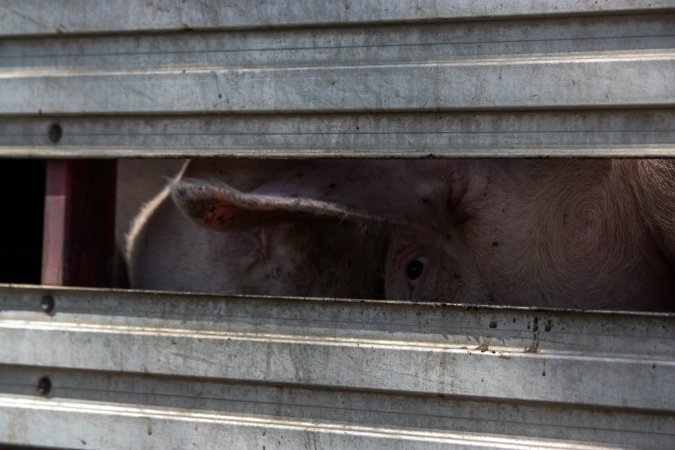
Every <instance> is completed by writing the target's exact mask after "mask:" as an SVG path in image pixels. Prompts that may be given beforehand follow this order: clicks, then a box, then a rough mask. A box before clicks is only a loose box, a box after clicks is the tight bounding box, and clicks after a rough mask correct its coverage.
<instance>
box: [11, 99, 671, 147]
mask: <svg viewBox="0 0 675 450" xmlns="http://www.w3.org/2000/svg"><path fill="white" fill-rule="evenodd" d="M54 123H58V124H59V125H60V127H61V130H62V137H61V140H60V141H59V143H58V144H56V145H55V144H54V143H52V142H51V141H50V139H49V129H50V127H51V126H52V125H53V124H54ZM673 154H675V112H673V110H668V109H661V110H659V109H653V110H642V109H637V110H612V111H607V110H605V111H598V110H595V111H585V112H583V113H581V112H577V111H558V112H506V111H504V112H480V113H478V112H477V113H460V112H456V113H427V114H422V113H415V114H330V115H288V114H285V115H262V116H258V115H256V116H250V115H227V116H205V115H202V116H188V117H176V116H169V117H167V116H164V117H124V118H122V117H117V118H116V117H65V118H58V119H57V118H35V119H26V118H6V119H4V120H0V156H11V157H35V156H41V157H49V158H54V157H69V158H72V157H76V158H87V157H92V156H93V155H96V156H97V157H101V156H105V157H122V158H124V157H134V156H136V157H138V156H153V157H167V156H168V157H171V156H184V155H189V156H192V157H199V156H212V157H213V156H223V155H230V156H231V155H235V156H250V157H298V156H307V157H312V156H322V157H334V156H368V157H389V156H407V157H426V156H428V155H436V156H463V157H489V156H531V157H535V156H584V155H592V156H596V157H605V156H625V157H629V156H633V157H638V156H668V155H673Z"/></svg>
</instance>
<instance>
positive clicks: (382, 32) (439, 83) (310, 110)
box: [0, 1, 675, 158]
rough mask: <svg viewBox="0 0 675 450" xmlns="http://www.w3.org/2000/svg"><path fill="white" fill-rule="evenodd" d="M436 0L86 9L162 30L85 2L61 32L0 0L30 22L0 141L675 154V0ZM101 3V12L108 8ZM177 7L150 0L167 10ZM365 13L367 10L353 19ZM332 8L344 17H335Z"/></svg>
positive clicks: (2, 61)
mask: <svg viewBox="0 0 675 450" xmlns="http://www.w3.org/2000/svg"><path fill="white" fill-rule="evenodd" d="M94 3H95V2H94ZM439 3H441V5H440V6H439V7H440V8H441V10H444V11H446V12H445V13H443V12H442V11H440V10H439V11H440V12H439V13H438V14H439V15H438V16H435V17H437V18H438V19H458V18H462V20H447V21H442V22H440V21H439V20H436V21H431V22H428V21H425V20H418V19H421V18H424V17H426V16H424V14H426V13H428V11H426V10H425V8H426V6H428V5H426V4H424V3H423V2H422V3H420V4H419V5H420V10H419V11H418V12H415V13H414V12H413V11H412V9H410V8H412V6H411V5H412V4H411V3H409V2H391V4H389V2H388V3H387V5H388V9H387V11H389V12H388V13H386V14H385V12H383V11H380V10H379V9H378V7H376V6H373V4H370V3H368V2H366V4H364V5H365V6H364V5H361V6H358V5H354V8H352V9H349V10H348V11H351V12H349V13H348V17H347V16H345V17H342V18H340V16H339V15H337V16H336V15H333V14H334V13H335V11H333V9H334V8H337V6H336V5H338V3H335V5H333V6H331V7H329V8H327V9H326V12H325V14H326V15H325V16H321V17H323V18H318V17H319V16H316V17H313V18H310V17H307V18H306V19H307V21H306V22H303V21H302V20H304V19H298V20H300V21H299V22H297V23H296V22H288V23H287V25H293V24H296V25H300V24H307V23H316V24H319V23H320V24H325V25H326V26H323V27H316V28H292V27H291V28H288V27H270V26H266V27H261V26H255V27H254V29H247V30H242V29H241V28H242V27H247V26H254V23H258V25H262V24H264V23H265V22H264V20H265V19H264V14H266V13H265V12H250V13H246V14H245V15H244V16H239V15H237V14H230V15H228V13H227V12H226V11H229V9H227V8H223V9H222V11H221V13H220V15H217V14H215V15H211V16H212V17H216V16H217V17H218V19H217V20H219V21H221V22H218V23H219V24H220V25H213V27H212V26H206V25H204V26H205V27H206V28H209V30H210V31H208V32H206V31H190V32H175V31H172V32H169V31H166V30H170V29H172V27H171V26H170V25H169V24H168V23H164V22H162V21H161V20H160V22H161V24H160V22H157V23H155V22H153V20H154V19H156V18H157V17H159V16H157V17H155V16H154V15H153V14H150V15H148V14H149V13H148V14H146V15H145V16H144V15H143V13H142V11H149V10H152V4H150V6H148V4H146V3H142V4H141V3H140V2H139V3H138V4H134V5H133V6H131V7H129V8H127V9H125V10H124V12H121V11H119V13H120V14H127V13H128V12H130V11H136V13H135V14H134V17H136V16H138V21H137V23H136V25H134V24H133V23H128V24H127V22H115V21H102V22H97V23H99V24H101V26H103V27H104V28H103V29H102V30H106V29H107V28H105V27H106V26H110V27H116V26H118V25H119V26H122V27H124V26H127V25H128V26H129V27H130V28H129V30H136V28H135V27H136V26H141V25H142V26H145V27H146V28H145V30H146V31H147V30H155V31H157V32H156V33H145V34H138V33H136V34H132V33H122V34H109V33H107V34H85V35H83V34H82V33H85V32H87V33H88V32H89V31H92V30H91V29H90V28H87V26H86V23H85V22H86V21H88V20H90V17H89V16H87V15H82V16H81V17H80V18H79V19H78V18H77V17H79V16H78V14H79V13H77V14H74V15H73V18H72V20H73V21H75V22H73V25H67V24H65V22H63V21H62V22H63V26H64V27H65V28H66V29H67V30H69V32H65V31H64V33H62V34H59V35H55V36H50V37H49V38H48V39H47V38H45V37H44V36H43V35H40V36H29V35H31V31H30V30H31V27H30V26H28V25H27V24H26V23H27V22H30V20H33V21H37V22H40V20H37V19H36V17H35V14H41V11H43V10H45V8H41V9H38V8H37V7H35V5H34V4H32V3H30V2H24V3H20V4H19V3H16V4H14V3H12V4H10V3H8V2H6V3H5V9H4V10H3V9H2V8H1V7H0V24H2V25H4V24H3V21H5V24H6V26H0V29H6V30H11V26H10V25H11V24H17V23H24V26H25V33H24V34H23V35H17V36H14V37H12V38H11V39H4V40H2V42H1V44H2V45H0V98H2V101H1V102H0V131H1V132H0V155H1V156H12V157H68V158H72V157H85V158H86V157H92V156H94V155H95V156H98V157H139V156H150V157H195V156H254V155H255V156H261V157H300V156H327V157H339V156H356V157H386V156H394V157H401V156H409V157H421V156H428V155H435V156H446V157H447V156H450V157H494V156H505V157H531V156H601V157H608V156H618V157H636V156H673V155H674V154H675V144H674V143H675V140H674V139H673V127H674V125H673V120H672V114H673V113H672V110H673V109H672V107H673V105H674V104H675V76H673V74H674V73H675V33H673V32H672V30H673V29H675V12H674V11H675V1H674V2H661V3H658V2H629V3H628V2H609V1H606V2H599V4H595V3H590V2H568V3H566V4H565V6H560V7H559V8H560V9H556V8H558V7H557V6H556V7H554V6H553V3H549V2H536V4H533V5H529V4H527V5H526V4H524V3H523V4H520V2H506V3H507V5H501V4H499V5H498V4H497V3H494V4H492V3H489V4H488V6H487V7H486V10H485V11H478V10H477V9H476V7H475V6H474V4H473V3H466V4H464V2H460V4H459V5H456V6H453V8H455V7H456V8H457V9H452V8H450V6H451V5H450V3H448V4H445V3H443V2H439ZM511 3H513V4H511ZM280 4H281V3H280ZM453 4H454V3H453ZM8 5H9V6H8ZM72 5H75V3H67V4H65V5H64V9H66V10H68V8H71V7H73V6H72ZM86 5H88V4H85V5H82V7H83V11H84V10H86V8H89V7H90V6H86ZM104 5H108V6H104V9H102V10H101V12H100V14H101V15H102V16H105V14H106V12H105V11H112V10H114V2H109V3H105V4H104ZM275 5H276V3H275ZM297 5H298V4H295V6H297ZM425 5H426V6H425ZM490 5H492V6H490ZM10 6H11V7H10ZM154 6H157V5H154ZM174 6H175V5H173V3H172V2H167V3H166V4H162V7H163V8H166V9H167V11H166V13H167V14H168V15H169V16H170V15H171V12H170V11H173V9H172V8H174ZM267 6H268V7H269V8H272V9H274V8H276V6H271V5H267ZM295 6H294V7H295ZM340 7H342V5H341V4H340ZM629 7H632V8H633V9H627V8H629ZM105 8H110V9H105ZM147 8H150V9H147ZM331 8H333V9H331ZM362 8H372V11H371V13H372V14H373V15H371V16H368V15H367V14H365V12H364V10H363V9H362ZM575 8H576V9H575ZM652 8H656V10H658V11H659V12H660V13H659V14H653V13H650V11H651V10H652ZM50 9H51V8H50ZM136 9H138V10H136ZM310 9H311V8H310ZM10 10H11V11H10ZM249 10H250V11H264V10H265V8H258V9H256V8H249ZM289 10H293V8H290V9H289ZM357 10H358V11H360V13H358V14H357V12H356V11H357ZM2 11H4V14H3V13H2ZM115 11H116V10H115ZM181 11H183V10H181ZM191 11H192V12H190V13H189V14H197V15H199V14H201V13H199V12H198V11H200V9H199V8H193V9H191ZM247 11H248V10H247ZM331 11H333V12H331ZM574 11H576V15H573V14H572V12H574ZM617 11H623V12H625V13H629V12H630V13H632V14H616V12H617ZM183 12H184V13H185V14H188V13H187V12H185V11H183ZM19 13H20V14H19ZM376 13H381V14H383V15H382V16H381V17H380V19H381V20H379V22H378V24H368V25H362V24H360V22H359V20H357V18H358V17H362V18H363V20H364V21H365V22H371V20H370V19H368V17H371V18H372V17H376V16H375V15H374V14H376ZM418 13H419V14H418ZM492 13H494V16H490V17H488V18H486V17H485V15H488V16H489V15H490V14H492ZM610 13H611V14H610ZM157 14H159V13H157ZM307 14H310V15H312V14H315V13H314V12H309V11H308V12H307ZM316 14H319V15H321V14H324V12H321V13H319V12H316ZM354 14H356V15H354ZM359 14H361V16H359ZM387 14H391V15H390V16H387ZM406 14H407V15H406ZM537 14H539V15H537ZM57 15H58V14H57ZM570 15H571V16H570ZM160 16H161V14H160ZM568 16H569V17H568ZM21 17H23V19H21ZM162 17H163V16H162ZM283 17H286V16H283V15H282V16H280V17H279V18H278V20H279V22H278V23H276V24H278V25H283V24H284V22H283V21H284V19H283ZM288 17H289V20H291V19H290V16H288ZM293 17H295V16H293ZM386 17H391V20H387V19H386ZM496 17H498V18H500V19H503V20H487V19H494V18H496ZM331 18H332V19H331ZM397 18H398V19H397ZM53 19H54V17H51V16H50V17H48V18H46V19H45V20H53ZM174 19H175V20H176V21H177V22H176V23H179V24H180V23H182V22H181V20H183V19H185V18H184V17H182V16H180V15H176V14H174ZM158 20H159V19H158ZM191 20H192V19H190V20H188V22H189V23H193V22H191ZM195 20H196V19H195ZM214 20H216V19H214ZM226 20H230V21H231V23H230V22H228V23H230V24H229V25H227V24H225V22H223V21H226ZM251 20H252V21H253V22H251ZM256 20H260V21H261V22H255V21H256ZM293 20H294V19H293ZM333 20H334V21H333ZM400 20H406V23H396V22H397V21H400ZM17 21H18V22H17ZM22 21H23V22H22ZM83 21H84V22H83ZM247 21H248V22H247ZM31 23H32V22H31ZM153 23H154V24H155V25H156V26H157V28H153V25H152V24H153ZM344 23H350V24H352V25H353V26H349V27H344V26H332V25H335V24H344ZM246 24H248V25H246ZM75 25H78V26H80V27H81V28H79V30H80V33H78V32H77V29H76V28H74V27H75ZM90 25H91V24H90ZM207 25H208V24H207ZM16 26H17V27H18V25H16ZM36 26H37V25H36ZM176 27H177V28H180V27H181V25H176V26H174V27H173V28H176ZM214 27H215V28H214ZM190 28H195V29H199V28H202V27H199V26H190ZM16 29H17V30H18V29H19V28H16ZM47 29H49V26H46V28H45V30H44V33H47V32H48V31H47ZM124 30H125V29H121V30H118V31H124ZM161 30H165V31H161ZM99 31H101V30H99ZM109 31H110V30H109ZM160 31H161V32H160ZM35 32H36V33H37V31H35ZM70 32H72V33H70ZM8 33H9V34H12V33H11V32H9V31H8ZM44 33H40V34H44ZM45 116H46V117H45ZM53 122H59V123H60V124H62V126H63V130H64V135H63V139H62V140H61V141H60V142H59V143H58V144H57V145H54V144H52V143H51V142H49V140H48V138H47V130H48V127H49V125H50V124H51V123H53Z"/></svg>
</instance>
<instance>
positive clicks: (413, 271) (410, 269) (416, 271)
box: [405, 259, 424, 280]
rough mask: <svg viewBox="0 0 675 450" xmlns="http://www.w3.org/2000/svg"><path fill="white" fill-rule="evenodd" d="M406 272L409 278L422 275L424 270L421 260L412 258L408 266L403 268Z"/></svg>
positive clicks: (414, 278) (413, 278) (412, 278)
mask: <svg viewBox="0 0 675 450" xmlns="http://www.w3.org/2000/svg"><path fill="white" fill-rule="evenodd" d="M405 271H406V273H407V274H408V278H410V279H411V280H416V279H418V278H419V277H420V275H422V272H423V271H424V264H423V263H422V261H419V260H417V259H413V260H412V261H410V262H409V263H408V266H407V267H406V268H405Z"/></svg>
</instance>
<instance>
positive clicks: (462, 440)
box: [0, 396, 606, 450]
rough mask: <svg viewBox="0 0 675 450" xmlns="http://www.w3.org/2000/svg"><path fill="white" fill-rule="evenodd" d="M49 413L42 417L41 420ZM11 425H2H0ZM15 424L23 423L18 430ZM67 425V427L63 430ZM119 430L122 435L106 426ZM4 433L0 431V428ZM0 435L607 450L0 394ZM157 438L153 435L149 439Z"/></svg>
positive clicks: (83, 443) (71, 440)
mask: <svg viewBox="0 0 675 450" xmlns="http://www.w3.org/2000/svg"><path fill="white" fill-rule="evenodd" d="M45 418H48V420H45ZM3 422H4V423H6V424H10V423H11V424H10V425H9V426H6V428H7V430H3V427H2V425H1V424H2V423H3ZM15 423H19V424H22V426H21V428H19V430H20V431H18V432H17V431H15V429H16V428H18V427H17V426H16V425H14V424H15ZM64 429H69V433H67V434H66V433H63V430H64ZM111 429H114V430H124V432H123V433H119V432H117V433H116V432H111V431H110V430H111ZM3 431H4V432H3ZM0 435H8V436H17V437H18V439H16V438H13V439H12V440H11V441H10V442H12V441H14V442H16V443H21V442H22V440H21V438H24V437H25V436H31V443H32V444H36V445H41V444H42V445H48V446H64V447H65V446H67V447H69V448H89V447H90V446H93V447H103V448H136V447H137V446H138V443H139V440H140V439H141V438H142V439H143V443H144V444H143V446H144V447H145V448H167V446H168V448H188V447H194V448H212V447H214V445H216V446H220V445H226V446H228V447H230V446H231V447H238V448H244V447H247V448H252V447H255V448H265V449H267V448H271V449H276V448H303V447H304V448H308V447H309V448H326V449H334V448H364V449H365V448H367V449H383V450H385V449H386V450H389V449H402V450H403V449H411V448H412V449H441V448H443V449H447V448H462V449H482V448H486V447H498V448H504V449H521V448H522V449H527V448H530V449H560V448H569V446H570V445H573V446H574V448H576V449H581V450H586V449H597V448H606V447H601V446H596V445H593V444H587V443H583V442H578V441H570V440H565V441H555V440H546V439H528V438H524V437H511V436H496V435H479V434H476V433H452V432H443V431H419V430H415V429H405V428H402V427H397V428H389V427H369V426H363V425H358V424H340V423H325V422H320V421H317V420H312V419H306V420H296V421H292V420H282V419H277V418H260V417H247V416H241V415H238V416H232V415H226V414H218V413H195V412H194V411H180V410H174V409H157V408H134V407H129V406H125V407H118V406H115V405H99V404H91V403H83V402H57V401H44V400H34V399H31V398H21V397H19V398H17V397H2V396H0ZM155 436H158V437H155Z"/></svg>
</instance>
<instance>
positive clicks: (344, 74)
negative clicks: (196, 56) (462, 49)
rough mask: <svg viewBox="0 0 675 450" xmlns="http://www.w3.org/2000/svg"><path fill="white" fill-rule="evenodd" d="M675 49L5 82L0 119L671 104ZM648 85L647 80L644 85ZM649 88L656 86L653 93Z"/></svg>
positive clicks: (0, 83)
mask: <svg viewBox="0 0 675 450" xmlns="http://www.w3.org/2000/svg"><path fill="white" fill-rule="evenodd" d="M673 73H675V53H674V52H672V51H662V52H655V53H652V54H629V55H616V56H612V57H606V58H602V59H595V58H574V57H561V58H552V59H549V60H547V59H544V58H540V59H539V60H536V61H535V60H529V59H528V60H519V59H515V58H504V59H499V60H493V61H471V62H461V63H455V62H442V63H435V62H434V63H419V64H409V65H396V66H365V67H362V66H354V67H344V66H343V67H330V68H325V67H303V68H286V69H276V68H274V69H215V70H186V71H185V73H182V71H180V70H171V71H161V72H160V71H157V72H152V71H148V72H145V73H116V74H113V73H100V74H91V75H89V74H69V73H59V72H58V71H54V72H52V73H49V74H41V75H34V74H27V75H26V76H16V74H13V75H12V76H11V77H7V76H0V92H2V93H3V97H4V101H3V102H2V103H1V104H0V114H4V115H19V114H37V113H38V112H40V113H42V114H83V113H87V114H150V113H152V114H166V113H193V112H206V113H209V112H210V113H213V112H228V113H233V112H246V113H278V112H313V113H331V112H341V111H343V112H348V111H351V112H363V111H439V110H441V111H443V110H460V109H462V110H481V109H483V110H484V109H526V108H527V109H537V108H550V109H560V108H580V109H584V108H600V107H613V108H622V107H646V106H649V107H665V106H672V105H674V104H675V89H674V88H675V79H674V78H673ZM637 80H639V83H638V82H636V81H637ZM645 86H648V87H649V89H645Z"/></svg>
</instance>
